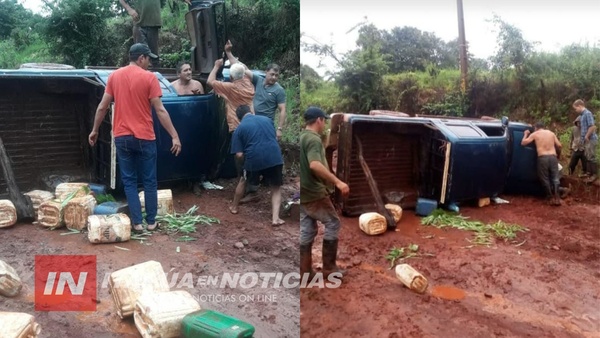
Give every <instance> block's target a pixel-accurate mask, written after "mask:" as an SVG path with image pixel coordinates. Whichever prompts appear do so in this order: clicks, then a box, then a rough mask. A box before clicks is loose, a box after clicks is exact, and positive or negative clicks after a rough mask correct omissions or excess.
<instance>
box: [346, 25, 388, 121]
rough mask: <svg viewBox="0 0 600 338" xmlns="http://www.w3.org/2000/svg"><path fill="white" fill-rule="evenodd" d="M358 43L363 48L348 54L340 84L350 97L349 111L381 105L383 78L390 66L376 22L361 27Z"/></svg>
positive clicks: (369, 108) (365, 111)
mask: <svg viewBox="0 0 600 338" xmlns="http://www.w3.org/2000/svg"><path fill="white" fill-rule="evenodd" d="M357 44H359V45H360V46H362V48H359V49H356V50H354V51H352V52H350V53H348V54H346V55H345V57H344V59H343V60H342V66H343V69H342V71H341V72H340V73H339V74H338V75H337V77H336V83H337V84H338V86H339V87H340V90H341V92H342V95H344V96H346V97H348V98H349V103H350V106H349V107H348V109H347V110H348V111H349V112H363V113H367V112H369V111H370V110H372V109H375V108H377V107H379V105H380V102H381V95H380V94H381V89H382V78H383V75H384V74H386V73H387V72H388V70H389V68H388V66H387V64H386V60H385V56H384V55H383V53H382V51H381V45H382V42H381V41H380V40H378V39H377V36H376V34H374V30H373V26H372V25H367V26H363V27H361V28H360V30H359V37H358V40H357Z"/></svg>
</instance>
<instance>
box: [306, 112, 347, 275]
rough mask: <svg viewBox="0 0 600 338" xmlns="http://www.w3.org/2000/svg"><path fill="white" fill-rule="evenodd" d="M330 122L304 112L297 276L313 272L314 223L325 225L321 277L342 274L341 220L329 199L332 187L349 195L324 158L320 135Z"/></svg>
mask: <svg viewBox="0 0 600 338" xmlns="http://www.w3.org/2000/svg"><path fill="white" fill-rule="evenodd" d="M326 119H329V116H327V115H326V114H325V113H324V112H323V111H322V110H321V109H319V108H317V107H309V108H308V109H307V110H306V112H305V113H304V120H305V122H306V129H305V130H304V131H302V133H301V134H300V274H301V275H302V276H304V274H305V273H308V274H309V275H310V276H312V275H313V271H312V245H313V241H314V239H315V236H316V235H317V221H320V222H321V223H322V224H323V226H324V228H325V229H324V230H325V231H324V234H323V255H322V256H323V270H322V271H323V276H324V277H325V278H327V277H329V275H330V274H332V273H337V274H338V275H339V277H342V276H343V274H344V273H345V271H344V270H341V269H339V268H338V267H337V264H336V257H337V247H338V232H339V230H340V225H341V224H340V219H339V217H338V215H337V212H336V210H335V207H334V206H333V203H332V202H331V199H330V198H329V195H330V194H331V193H332V192H333V187H334V186H335V187H336V188H338V190H339V191H340V192H341V193H342V195H343V196H348V194H349V192H350V189H349V188H348V185H347V184H346V183H344V182H342V181H341V180H340V179H339V178H337V177H336V176H335V175H334V174H333V173H332V172H331V171H330V170H329V164H328V163H327V159H326V157H325V148H324V147H323V143H322V141H321V136H320V135H321V133H323V130H324V129H325V125H326V122H325V120H326Z"/></svg>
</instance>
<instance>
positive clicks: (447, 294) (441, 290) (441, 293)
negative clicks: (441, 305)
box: [431, 285, 466, 300]
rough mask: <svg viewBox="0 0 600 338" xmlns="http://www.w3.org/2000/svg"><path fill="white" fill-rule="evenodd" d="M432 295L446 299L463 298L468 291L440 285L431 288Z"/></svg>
mask: <svg viewBox="0 0 600 338" xmlns="http://www.w3.org/2000/svg"><path fill="white" fill-rule="evenodd" d="M431 295H432V296H434V297H437V298H441V299H446V300H462V299H464V298H465V296H466V293H465V292H464V291H463V290H461V289H459V288H455V287H452V286H445V285H438V286H434V287H433V289H431Z"/></svg>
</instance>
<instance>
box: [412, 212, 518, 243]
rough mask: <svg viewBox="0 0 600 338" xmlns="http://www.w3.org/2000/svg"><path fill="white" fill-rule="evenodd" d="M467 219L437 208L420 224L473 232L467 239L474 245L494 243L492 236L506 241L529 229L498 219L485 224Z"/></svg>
mask: <svg viewBox="0 0 600 338" xmlns="http://www.w3.org/2000/svg"><path fill="white" fill-rule="evenodd" d="M468 219H469V218H468V217H465V216H461V215H459V214H454V213H448V212H445V211H444V210H442V209H437V210H434V211H433V213H432V214H431V215H429V216H427V217H423V218H422V219H421V224H423V225H431V226H434V227H436V228H439V229H443V228H454V229H459V230H466V231H472V232H475V234H474V237H473V239H470V240H468V241H469V242H471V243H473V244H475V245H485V246H491V245H492V244H493V243H494V237H496V238H499V239H503V240H505V241H507V240H511V239H514V238H516V237H517V233H518V232H525V231H529V229H527V228H525V227H523V226H520V225H518V224H509V223H505V222H503V221H500V220H499V221H498V222H496V223H492V224H485V223H483V222H480V221H469V220H468Z"/></svg>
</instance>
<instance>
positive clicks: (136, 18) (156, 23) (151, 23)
mask: <svg viewBox="0 0 600 338" xmlns="http://www.w3.org/2000/svg"><path fill="white" fill-rule="evenodd" d="M183 1H184V2H185V3H187V4H188V5H191V2H190V0H183ZM119 2H120V3H121V6H123V8H125V10H126V11H127V13H128V14H129V15H130V16H131V18H132V19H133V42H134V43H145V44H147V45H148V46H149V47H150V51H152V54H155V55H160V54H159V53H158V32H159V31H160V27H161V26H162V20H161V18H160V4H161V0H135V3H136V8H137V10H135V9H133V8H132V7H131V6H129V4H128V3H127V1H126V0H119ZM152 67H154V68H156V67H160V61H159V59H158V57H157V58H156V60H152Z"/></svg>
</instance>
